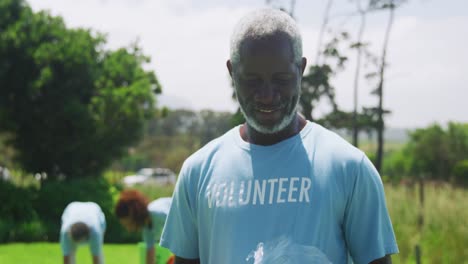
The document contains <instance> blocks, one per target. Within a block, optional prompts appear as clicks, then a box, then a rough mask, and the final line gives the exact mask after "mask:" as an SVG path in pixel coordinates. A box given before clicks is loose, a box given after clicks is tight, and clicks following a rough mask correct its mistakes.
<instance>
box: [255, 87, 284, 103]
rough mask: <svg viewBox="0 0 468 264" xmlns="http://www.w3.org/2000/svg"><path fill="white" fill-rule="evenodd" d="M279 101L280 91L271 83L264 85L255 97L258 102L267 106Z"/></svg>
mask: <svg viewBox="0 0 468 264" xmlns="http://www.w3.org/2000/svg"><path fill="white" fill-rule="evenodd" d="M279 99H280V94H279V92H278V89H277V88H275V87H274V86H273V85H272V84H271V83H269V82H265V83H263V85H261V86H260V87H259V88H258V89H257V91H256V92H255V95H254V100H255V101H256V102H259V103H262V104H266V105H270V104H274V103H277V102H278V101H279Z"/></svg>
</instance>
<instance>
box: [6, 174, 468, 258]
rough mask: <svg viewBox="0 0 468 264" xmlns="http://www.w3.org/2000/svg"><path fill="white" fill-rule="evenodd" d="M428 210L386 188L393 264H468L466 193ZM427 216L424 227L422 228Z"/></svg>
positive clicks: (112, 253) (27, 254) (52, 251)
mask: <svg viewBox="0 0 468 264" xmlns="http://www.w3.org/2000/svg"><path fill="white" fill-rule="evenodd" d="M141 190H142V191H143V192H145V193H146V194H147V195H148V196H149V197H152V198H155V197H156V196H158V195H160V194H161V192H164V194H165V195H164V196H166V195H170V190H169V188H166V189H165V190H159V189H158V190H153V189H150V188H146V187H141ZM424 190H425V191H424V205H423V206H421V204H420V198H419V195H420V190H419V187H418V186H417V185H416V186H413V187H411V186H408V185H390V184H387V185H386V186H385V192H386V196H387V205H388V209H389V212H390V215H391V217H392V222H393V227H394V229H395V234H396V237H397V241H398V246H399V248H400V254H398V255H395V256H393V258H392V259H393V263H396V264H398V263H404V264H412V263H416V260H415V246H416V245H419V246H420V248H421V250H422V254H421V255H422V258H421V259H422V263H424V264H427V263H435V264H439V263H441V264H444V263H447V264H451V263H462V264H463V263H466V264H468V247H467V245H468V220H467V219H468V190H466V189H461V188H453V187H451V186H449V185H446V184H434V183H431V184H429V183H428V184H426V185H425V188H424ZM421 215H422V216H423V220H424V221H423V225H422V226H420V225H419V224H418V222H419V219H420V216H421ZM104 253H105V257H106V263H119V264H127V263H129V264H130V263H138V259H139V255H138V254H139V252H138V247H137V245H128V244H125V245H108V244H107V245H105V246H104ZM60 260H61V255H60V248H59V246H58V244H54V243H31V244H20V243H15V244H3V245H2V244H0V263H38V264H42V263H44V264H46V263H60ZM77 263H80V264H81V263H85V264H86V263H91V262H90V257H89V251H88V249H87V248H86V247H82V248H80V249H79V251H78V258H77Z"/></svg>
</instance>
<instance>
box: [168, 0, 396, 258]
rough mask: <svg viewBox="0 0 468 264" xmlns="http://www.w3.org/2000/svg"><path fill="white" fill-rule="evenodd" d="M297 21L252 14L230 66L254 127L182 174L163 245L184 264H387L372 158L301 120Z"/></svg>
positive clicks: (269, 12)
mask: <svg viewBox="0 0 468 264" xmlns="http://www.w3.org/2000/svg"><path fill="white" fill-rule="evenodd" d="M305 67H306V59H305V58H303V57H302V43H301V36H300V33H299V30H298V29H297V25H296V24H295V22H294V20H293V19H291V17H289V16H288V15H287V14H286V13H284V12H282V11H278V10H273V9H265V10H259V11H256V12H253V13H251V14H249V15H247V16H246V17H244V18H243V19H242V20H241V21H240V22H239V24H238V25H237V26H236V29H235V30H234V33H233V36H232V40H231V56H230V60H228V61H227V68H228V70H229V73H230V75H231V77H232V80H233V83H234V86H235V91H236V95H237V99H238V101H239V105H240V108H241V110H242V113H243V114H244V117H245V119H246V123H245V124H243V125H240V126H238V127H235V128H233V129H232V130H230V131H229V132H227V133H226V134H225V135H223V136H221V137H220V138H218V139H215V140H214V141H212V142H210V143H209V144H207V145H206V146H205V147H203V148H202V149H201V150H199V151H197V152H196V153H195V154H193V155H192V156H191V157H189V158H188V159H187V160H186V161H185V163H184V165H183V166H182V169H181V172H180V176H179V179H178V182H177V185H176V189H175V192H174V196H173V203H172V207H171V210H170V212H169V216H168V219H167V221H166V225H165V227H164V231H163V234H162V237H161V245H162V246H164V247H167V248H169V249H170V250H171V251H172V252H174V254H175V255H176V261H175V263H176V264H180V263H210V264H211V263H233V264H234V263H235V264H238V263H246V262H248V263H251V262H250V260H251V259H255V263H272V262H270V261H268V260H275V262H274V263H335V264H336V263H338V264H340V263H351V261H354V263H391V258H390V255H391V254H394V253H397V252H398V247H397V244H396V241H395V236H394V234H393V229H392V224H391V221H390V218H389V216H388V212H387V208H386V204H385V196H384V192H383V185H382V182H381V179H380V177H379V175H378V173H377V171H376V170H375V168H374V167H373V166H372V164H371V162H370V161H369V160H368V159H367V157H366V156H365V154H364V153H363V152H362V151H360V150H358V149H356V148H354V147H353V146H351V145H350V144H348V143H347V142H346V141H344V140H343V139H341V138H340V137H339V136H337V135H336V134H334V133H332V132H330V131H328V130H326V129H325V128H323V127H321V126H319V125H318V124H315V123H312V122H309V121H306V120H305V119H304V118H303V117H302V116H301V115H298V113H297V104H298V100H299V96H300V83H301V78H302V77H301V76H302V74H303V72H304V69H305Z"/></svg>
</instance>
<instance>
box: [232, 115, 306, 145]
mask: <svg viewBox="0 0 468 264" xmlns="http://www.w3.org/2000/svg"><path fill="white" fill-rule="evenodd" d="M306 124H307V121H306V120H305V119H304V118H303V117H302V116H300V115H296V118H295V119H294V120H293V121H292V122H291V124H289V125H288V126H287V127H285V128H284V129H283V130H281V131H279V132H277V133H274V134H263V133H260V132H258V131H256V130H255V129H253V128H252V127H251V126H249V125H248V124H247V123H245V124H244V125H242V127H241V128H240V135H241V137H242V139H243V140H244V141H246V142H249V143H252V144H255V145H262V146H269V145H273V144H276V143H278V142H281V141H283V140H285V139H288V138H290V137H293V136H295V135H297V134H298V133H299V132H301V130H302V129H303V128H304V126H305V125H306Z"/></svg>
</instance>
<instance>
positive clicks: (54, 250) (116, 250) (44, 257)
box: [0, 243, 139, 264]
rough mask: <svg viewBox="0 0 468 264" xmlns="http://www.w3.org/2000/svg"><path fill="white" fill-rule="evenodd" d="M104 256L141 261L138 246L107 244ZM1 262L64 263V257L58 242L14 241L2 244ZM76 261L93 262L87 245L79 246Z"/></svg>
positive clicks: (109, 260)
mask: <svg viewBox="0 0 468 264" xmlns="http://www.w3.org/2000/svg"><path fill="white" fill-rule="evenodd" d="M104 258H105V262H106V263H119V264H127V263H128V264H130V263H139V251H138V246H137V244H106V245H104ZM0 263H25V264H26V263H34V264H51V263H63V257H62V253H61V250H60V245H59V244H58V243H12V244H2V245H0ZM76 263H80V264H92V260H91V255H90V253H89V248H88V247H87V246H82V247H79V248H78V250H77V256H76Z"/></svg>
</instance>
